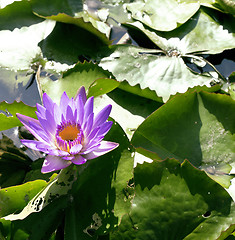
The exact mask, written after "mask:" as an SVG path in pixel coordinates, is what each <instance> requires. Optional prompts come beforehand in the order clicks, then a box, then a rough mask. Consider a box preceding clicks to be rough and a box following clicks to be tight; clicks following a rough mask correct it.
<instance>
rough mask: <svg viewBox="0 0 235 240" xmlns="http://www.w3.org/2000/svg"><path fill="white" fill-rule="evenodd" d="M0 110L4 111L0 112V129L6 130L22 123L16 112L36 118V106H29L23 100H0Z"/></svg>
mask: <svg viewBox="0 0 235 240" xmlns="http://www.w3.org/2000/svg"><path fill="white" fill-rule="evenodd" d="M0 110H1V111H3V112H5V114H4V113H2V112H1V113H0V120H1V126H0V131H3V130H7V129H10V128H13V127H17V126H22V125H23V124H22V123H21V122H20V121H19V119H18V118H17V117H16V113H20V114H23V115H26V116H29V117H32V118H36V113H35V111H36V107H30V106H28V105H26V104H24V103H23V102H16V101H15V102H13V103H7V102H1V103H0Z"/></svg>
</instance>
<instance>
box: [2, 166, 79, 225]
mask: <svg viewBox="0 0 235 240" xmlns="http://www.w3.org/2000/svg"><path fill="white" fill-rule="evenodd" d="M72 167H73V166H70V167H67V168H66V169H63V170H62V171H61V173H60V174H59V175H58V176H56V177H55V178H54V179H53V180H52V181H51V182H49V184H48V185H47V186H46V187H44V188H43V189H42V190H41V191H40V192H39V193H38V194H37V195H36V196H35V197H34V198H33V199H31V200H30V202H29V203H28V204H27V206H26V207H25V208H24V209H23V210H22V211H21V212H20V213H18V214H10V215H8V216H6V217H4V219H6V220H11V221H13V220H22V219H25V218H26V217H28V216H29V215H30V214H32V213H35V212H40V211H41V210H42V209H43V208H45V207H46V206H47V205H49V204H50V203H51V202H53V201H54V200H55V199H58V198H59V197H61V196H63V195H66V194H67V193H68V191H69V190H70V189H71V187H72V184H73V183H74V181H75V180H76V178H77V177H76V172H77V171H76V170H73V169H72Z"/></svg>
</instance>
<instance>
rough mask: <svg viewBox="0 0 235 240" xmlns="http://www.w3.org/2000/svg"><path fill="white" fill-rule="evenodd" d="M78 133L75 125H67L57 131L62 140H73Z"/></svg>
mask: <svg viewBox="0 0 235 240" xmlns="http://www.w3.org/2000/svg"><path fill="white" fill-rule="evenodd" d="M79 133H80V131H79V129H78V128H77V127H76V126H73V125H68V126H66V127H65V128H64V129H63V130H62V131H61V132H60V133H59V136H60V137H61V139H63V140H64V141H73V140H75V139H76V138H77V136H78V134H79Z"/></svg>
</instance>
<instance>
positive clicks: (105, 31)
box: [31, 0, 111, 46]
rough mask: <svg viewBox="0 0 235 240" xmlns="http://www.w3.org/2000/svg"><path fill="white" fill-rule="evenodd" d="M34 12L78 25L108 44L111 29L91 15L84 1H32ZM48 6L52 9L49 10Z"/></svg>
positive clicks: (47, 17)
mask: <svg viewBox="0 0 235 240" xmlns="http://www.w3.org/2000/svg"><path fill="white" fill-rule="evenodd" d="M31 4H32V9H33V11H34V12H35V13H36V14H37V15H39V16H40V17H44V18H46V19H51V20H55V21H58V22H63V23H68V24H74V25H77V26H78V27H80V28H83V29H85V30H86V31H89V32H90V33H92V34H94V35H95V36H97V37H98V39H100V40H101V41H102V42H104V43H106V44H108V43H109V40H108V37H109V34H110V30H111V28H110V27H109V26H108V25H107V24H106V23H105V22H103V21H102V20H101V19H99V18H98V17H97V16H96V15H94V16H92V15H90V14H89V9H87V8H85V7H84V6H85V4H83V2H82V1H80V0H79V1H74V0H72V1H69V2H68V1H65V0H59V1H56V2H55V1H49V2H48V1H47V0H43V1H39V0H34V1H31ZM48 4H49V5H50V7H49V8H48ZM90 46H91V45H90Z"/></svg>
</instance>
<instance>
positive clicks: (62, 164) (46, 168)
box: [41, 155, 71, 173]
mask: <svg viewBox="0 0 235 240" xmlns="http://www.w3.org/2000/svg"><path fill="white" fill-rule="evenodd" d="M70 164H71V162H70V161H66V160H63V159H62V158H60V157H57V156H51V155H48V156H47V157H46V159H45V160H44V162H43V165H42V170H41V172H42V173H48V172H52V171H56V170H60V169H63V168H66V167H68V166H69V165H70Z"/></svg>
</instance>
